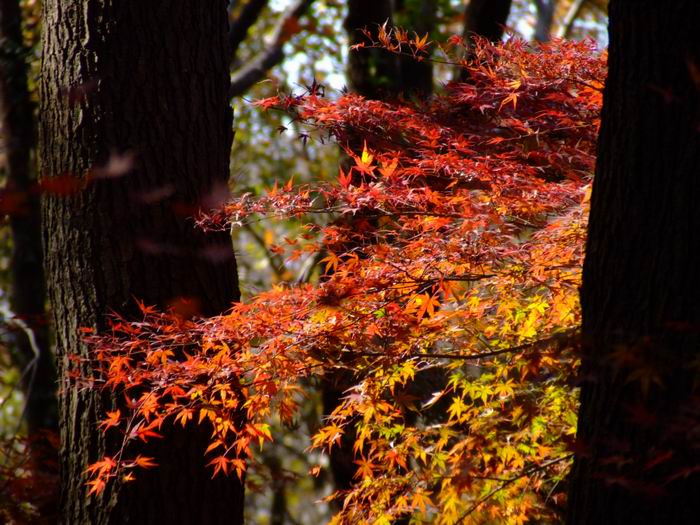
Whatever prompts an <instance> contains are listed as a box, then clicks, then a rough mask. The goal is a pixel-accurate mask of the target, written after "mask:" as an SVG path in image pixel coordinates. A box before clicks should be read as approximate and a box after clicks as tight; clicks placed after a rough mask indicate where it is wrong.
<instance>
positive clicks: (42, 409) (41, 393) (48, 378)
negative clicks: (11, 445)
mask: <svg viewBox="0 0 700 525" xmlns="http://www.w3.org/2000/svg"><path fill="white" fill-rule="evenodd" d="M0 46H1V47H0V127H1V128H2V136H3V137H2V139H3V140H2V146H3V147H4V150H5V151H4V153H5V176H6V184H5V190H4V192H5V196H6V198H7V199H8V201H9V202H10V203H11V206H10V208H9V209H7V210H4V211H6V212H8V213H9V214H10V229H11V231H12V260H11V273H12V275H11V279H12V283H11V291H10V303H11V304H10V306H11V308H12V312H13V313H14V315H15V316H16V317H17V318H19V319H21V320H22V321H23V322H24V323H25V325H26V326H27V328H28V329H30V330H31V332H32V333H33V335H34V340H35V341H34V342H35V344H34V345H32V342H31V340H30V338H29V337H28V334H27V333H24V332H23V331H22V330H16V331H15V336H14V342H15V352H14V354H15V362H16V363H17V365H18V367H19V368H20V369H22V370H24V369H27V367H31V368H30V369H28V370H27V372H28V373H27V374H25V376H24V381H23V385H22V386H23V388H24V391H25V394H26V396H27V401H26V403H27V404H26V409H25V416H26V420H27V427H28V430H29V433H30V434H34V435H35V434H36V433H37V432H38V431H40V430H42V429H49V430H56V429H57V426H58V410H57V404H56V369H55V366H54V360H53V356H52V355H51V350H50V346H49V337H48V328H47V324H46V311H45V303H46V289H45V283H44V270H43V266H42V258H43V257H42V247H41V228H40V211H39V196H38V193H37V192H36V180H35V173H34V169H33V163H32V151H33V150H34V147H35V134H34V112H33V108H32V104H31V102H30V99H29V91H28V86H27V63H26V54H27V50H26V48H25V46H24V43H23V42H22V29H21V12H20V7H19V1H18V0H0Z"/></svg>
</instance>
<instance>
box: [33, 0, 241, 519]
mask: <svg viewBox="0 0 700 525" xmlns="http://www.w3.org/2000/svg"><path fill="white" fill-rule="evenodd" d="M226 7H227V2H226V0H209V1H207V2H200V1H195V0H148V1H145V2H123V1H119V2H112V1H110V0H45V2H44V13H43V16H44V18H43V24H44V26H43V27H44V34H43V38H44V50H43V56H44V62H43V68H42V79H41V92H42V93H41V95H42V97H41V99H42V101H41V128H40V133H39V140H40V146H41V173H42V177H43V184H44V187H45V188H47V189H48V190H51V193H49V194H48V195H47V196H46V198H45V199H44V203H43V208H42V219H43V226H44V246H45V261H46V262H45V265H46V271H47V278H48V289H49V296H50V299H51V303H52V306H53V318H54V323H55V327H56V338H57V357H58V365H59V372H60V377H61V381H62V384H61V386H62V389H61V396H60V403H61V405H60V413H61V421H60V425H61V436H62V450H61V466H62V518H63V522H64V523H70V524H71V525H73V524H96V525H99V524H106V523H176V524H177V523H182V524H185V523H207V524H210V523H233V524H236V523H242V502H243V489H242V486H241V483H240V482H239V481H238V480H237V479H235V478H233V477H230V478H223V477H217V478H215V479H214V480H212V479H211V472H210V471H209V470H208V469H206V468H205V466H204V465H205V460H204V455H203V452H204V447H203V445H204V442H205V441H206V438H207V437H208V432H207V431H206V429H204V428H203V429H202V431H201V432H194V431H188V432H185V431H179V432H178V431H174V430H172V429H164V432H166V433H167V434H168V435H167V438H166V439H164V440H162V441H161V440H159V443H157V444H151V445H149V447H148V448H147V449H146V450H147V453H148V454H149V455H155V457H156V461H157V462H158V463H159V465H160V466H159V467H158V468H156V469H153V470H150V471H141V472H139V473H138V475H137V479H136V481H134V482H131V483H129V484H128V485H125V486H123V487H114V488H113V490H111V491H108V492H107V493H105V495H104V496H102V497H100V498H94V497H93V498H89V497H88V496H87V495H86V492H87V491H86V486H85V476H84V471H85V468H86V466H87V465H88V464H89V463H90V462H93V461H95V460H96V459H99V458H100V457H101V456H102V455H103V454H104V453H105V449H106V446H107V445H106V444H105V440H104V438H103V436H102V434H101V432H100V431H99V430H98V429H97V427H96V423H97V421H98V420H99V419H100V417H102V414H103V409H104V407H105V399H104V396H101V395H100V394H99V393H96V392H94V391H84V390H82V391H81V390H79V389H77V388H75V387H74V386H71V385H70V384H69V383H68V380H67V374H68V372H69V369H70V368H71V365H70V361H69V355H70V354H72V353H76V354H78V355H81V356H82V357H88V350H87V349H86V348H85V346H84V345H83V344H82V343H81V339H80V331H79V329H80V328H81V327H96V328H97V329H98V330H99V329H102V328H104V327H105V317H104V316H105V314H108V313H109V312H110V311H117V312H119V313H121V314H123V315H126V316H133V315H138V313H137V312H136V308H135V301H134V299H135V298H137V299H140V300H143V301H144V302H145V303H146V304H154V305H157V306H159V307H161V308H165V307H168V306H174V307H175V308H176V309H179V310H180V311H181V313H183V315H187V314H193V313H200V314H203V315H209V314H216V313H220V312H222V311H224V310H226V309H227V308H228V307H229V306H230V304H231V302H232V301H234V300H237V298H238V289H237V279H236V269H235V260H234V257H233V251H232V247H231V242H230V238H229V237H228V235H226V234H224V233H214V234H210V233H207V234H205V233H204V232H202V231H199V230H198V229H197V228H195V227H194V225H193V223H192V221H191V219H189V218H188V217H190V216H191V215H192V214H193V213H195V212H196V211H197V209H199V208H202V207H205V208H206V207H207V206H209V205H210V204H211V203H213V201H215V200H216V198H217V197H218V196H220V195H221V194H222V193H223V192H224V191H225V188H226V184H227V179H228V171H229V170H228V165H229V154H230V146H231V139H232V115H231V111H230V108H229V105H228V90H229V79H228V71H227V64H228V57H227V27H228V24H227V11H226ZM73 177H78V178H79V179H78V180H80V181H81V184H80V185H81V188H80V189H79V191H76V192H73V191H72V190H73V189H74V186H75V182H74V181H75V179H73ZM88 179H89V180H88ZM82 366H83V373H88V372H89V370H87V369H86V368H87V366H88V365H82ZM110 452H111V451H110Z"/></svg>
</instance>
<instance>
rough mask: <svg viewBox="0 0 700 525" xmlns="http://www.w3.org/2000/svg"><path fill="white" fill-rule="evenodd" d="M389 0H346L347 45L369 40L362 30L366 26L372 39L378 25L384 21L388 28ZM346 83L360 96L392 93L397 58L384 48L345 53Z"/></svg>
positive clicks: (398, 78)
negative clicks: (346, 62) (348, 42)
mask: <svg viewBox="0 0 700 525" xmlns="http://www.w3.org/2000/svg"><path fill="white" fill-rule="evenodd" d="M392 12H393V8H392V2H391V0H349V2H348V14H347V17H346V18H345V30H346V31H347V32H348V36H349V37H350V38H349V40H350V45H355V44H360V43H369V39H368V38H367V37H366V36H365V35H364V34H363V32H362V30H363V29H367V30H369V31H370V33H371V34H372V36H373V39H374V40H376V35H377V33H378V28H379V26H381V25H382V24H384V23H385V22H386V27H387V30H389V29H390V28H391V27H392V24H393V21H392ZM347 77H348V84H349V88H350V90H351V91H354V92H355V93H359V94H360V95H362V96H363V97H366V98H371V99H381V98H384V97H386V96H387V95H393V94H395V93H396V91H397V89H398V87H399V84H400V83H401V71H400V69H399V59H398V57H397V56H396V55H394V54H392V53H390V52H389V51H386V50H384V49H359V50H357V51H350V52H349V54H348V68H347Z"/></svg>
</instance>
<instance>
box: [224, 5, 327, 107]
mask: <svg viewBox="0 0 700 525" xmlns="http://www.w3.org/2000/svg"><path fill="white" fill-rule="evenodd" d="M312 2H313V0H296V1H295V2H294V3H293V4H292V5H291V6H289V8H288V9H287V11H285V13H284V14H283V15H282V16H281V18H280V20H279V21H278V22H277V25H276V26H275V29H274V32H273V36H272V43H271V44H270V46H269V47H268V48H267V49H265V50H264V51H262V52H261V53H259V54H258V55H257V56H255V57H254V58H253V59H252V60H250V62H248V63H247V64H246V65H245V66H243V67H241V68H240V69H238V70H237V71H235V72H234V73H233V74H232V76H231V91H230V96H231V97H237V96H240V95H242V94H243V93H245V92H246V91H247V90H248V89H249V88H250V87H251V86H252V85H253V84H255V83H256V82H258V81H260V80H261V79H262V78H263V77H264V76H265V74H266V73H267V71H268V70H269V69H270V68H272V67H273V66H276V65H277V64H279V63H280V62H281V61H282V59H283V58H284V51H283V48H284V44H285V43H286V42H287V41H288V40H289V38H290V37H291V36H292V34H294V32H295V31H294V27H293V24H295V23H296V21H297V19H299V18H300V17H301V16H302V15H303V14H304V13H305V12H306V11H307V9H308V8H309V6H310V5H311V3H312Z"/></svg>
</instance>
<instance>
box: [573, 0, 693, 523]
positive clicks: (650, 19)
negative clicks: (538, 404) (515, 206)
mask: <svg viewBox="0 0 700 525" xmlns="http://www.w3.org/2000/svg"><path fill="white" fill-rule="evenodd" d="M699 21H700V2H697V1H696V0H683V1H677V2H658V1H643V2H639V1H631V0H612V1H611V3H610V49H609V66H610V70H609V77H608V81H607V85H606V91H605V101H604V105H603V108H604V109H603V115H602V129H601V135H600V142H599V149H598V165H597V168H596V178H595V182H594V188H593V195H592V201H591V216H590V226H589V235H588V245H587V255H586V261H585V264H584V271H583V287H582V290H581V301H582V307H583V335H584V356H583V384H582V389H581V408H580V413H579V429H578V441H579V443H578V446H577V449H576V450H577V456H576V462H575V465H574V470H573V473H572V478H571V492H570V502H569V509H568V523H571V524H599V523H605V524H610V525H616V524H631V523H635V524H636V523H649V524H659V525H661V524H671V523H672V524H674V525H677V524H690V523H698V516H700V499H699V498H698V494H700V474H699V471H700V447H699V445H700V436H699V434H698V428H700V401H699V399H700V398H699V396H698V377H699V376H698V368H697V363H698V351H699V350H700V302H699V301H698V291H700V272H699V271H698V265H697V258H696V257H695V256H692V255H691V253H692V246H693V245H694V244H696V242H695V241H696V239H697V237H698V231H700V206H698V202H700V177H699V174H700V132H699V131H700V40H698V38H697V34H696V33H697V27H698V22H699Z"/></svg>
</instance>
